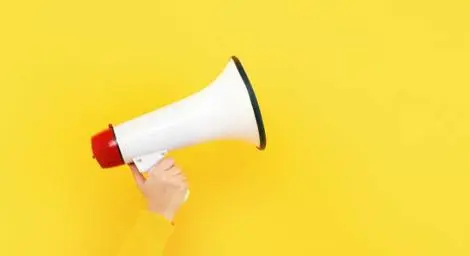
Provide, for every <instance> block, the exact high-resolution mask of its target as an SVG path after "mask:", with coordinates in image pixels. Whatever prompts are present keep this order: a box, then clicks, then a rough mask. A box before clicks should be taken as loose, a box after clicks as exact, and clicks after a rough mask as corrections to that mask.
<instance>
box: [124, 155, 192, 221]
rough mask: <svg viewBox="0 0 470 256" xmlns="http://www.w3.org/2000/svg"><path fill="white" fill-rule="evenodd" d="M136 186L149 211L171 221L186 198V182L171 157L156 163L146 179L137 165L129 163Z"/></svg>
mask: <svg viewBox="0 0 470 256" xmlns="http://www.w3.org/2000/svg"><path fill="white" fill-rule="evenodd" d="M130 168H131V171H132V174H133V176H134V180H135V182H136V185H137V187H138V188H139V190H140V191H141V192H142V193H143V195H144V196H145V198H146V199H147V203H148V208H149V210H150V211H152V212H155V213H157V214H160V215H162V216H163V217H165V218H166V219H167V220H168V221H170V222H172V221H173V217H174V216H175V214H176V212H177V211H178V209H179V208H180V207H181V205H182V204H183V203H184V201H185V200H186V193H187V189H188V186H187V182H186V177H185V176H184V175H183V173H182V171H181V169H180V168H179V167H178V166H176V165H175V162H174V160H173V159H171V158H166V159H163V160H162V161H160V162H159V163H158V164H156V165H155V166H154V167H153V168H152V169H151V170H150V171H149V175H148V178H147V179H146V178H145V177H144V175H143V174H142V173H140V172H139V170H138V169H137V167H136V166H135V165H133V164H131V165H130Z"/></svg>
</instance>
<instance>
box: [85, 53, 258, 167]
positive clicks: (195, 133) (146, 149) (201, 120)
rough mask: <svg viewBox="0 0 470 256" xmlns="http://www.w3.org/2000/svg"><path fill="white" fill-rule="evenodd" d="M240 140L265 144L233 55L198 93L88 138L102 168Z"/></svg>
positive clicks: (150, 163)
mask: <svg viewBox="0 0 470 256" xmlns="http://www.w3.org/2000/svg"><path fill="white" fill-rule="evenodd" d="M221 139H222V140H225V139H229V140H244V141H247V142H249V143H252V144H255V145H256V146H257V148H258V149H260V150H263V149H264V148H265V147H266V134H265V130H264V125H263V119H262V117H261V111H260V107H259V105H258V101H257V99H256V96H255V93H254V90H253V88H252V85H251V83H250V81H249V79H248V76H247V74H246V72H245V70H244V68H243V66H242V64H241V62H240V61H239V60H238V59H237V58H236V57H231V59H230V62H229V63H228V64H227V66H226V67H225V69H224V70H223V72H222V73H221V74H220V75H219V76H218V77H217V78H216V79H215V80H214V81H213V82H212V83H211V84H210V85H209V86H207V87H206V88H204V89H203V90H201V91H200V92H198V93H195V94H193V95H190V96H189V97H186V98H184V99H181V100H179V101H177V102H174V103H172V104H170V105H167V106H164V107H162V108H159V109H156V110H154V111H152V112H149V113H146V114H144V115H142V116H139V117H137V118H134V119H132V120H129V121H126V122H124V123H121V124H119V125H115V126H113V125H109V127H108V129H106V130H103V131H101V132H100V133H98V134H96V135H94V136H93V137H92V139H91V144H92V150H93V157H94V158H95V159H96V160H97V161H98V163H99V165H100V166H101V167H102V168H111V167H115V166H119V165H124V164H131V163H134V164H135V165H136V167H137V169H138V170H139V171H140V172H146V171H148V170H150V168H151V167H152V166H153V165H155V164H157V163H158V162H159V161H160V160H162V159H163V157H164V156H165V154H166V153H167V152H168V151H171V150H174V149H178V148H182V147H186V146H190V145H194V144H197V143H201V142H204V141H209V140H221Z"/></svg>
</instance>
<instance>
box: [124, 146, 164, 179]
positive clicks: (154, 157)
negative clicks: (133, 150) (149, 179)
mask: <svg viewBox="0 0 470 256" xmlns="http://www.w3.org/2000/svg"><path fill="white" fill-rule="evenodd" d="M167 152H168V151H167V150H163V151H159V152H155V153H151V154H148V155H144V156H138V157H134V158H133V159H132V161H133V162H134V164H135V166H136V167H137V169H138V170H139V172H141V173H143V172H148V171H150V169H151V168H152V167H153V166H154V165H156V164H157V163H158V162H160V161H161V160H162V159H163V158H164V157H165V155H166V153H167Z"/></svg>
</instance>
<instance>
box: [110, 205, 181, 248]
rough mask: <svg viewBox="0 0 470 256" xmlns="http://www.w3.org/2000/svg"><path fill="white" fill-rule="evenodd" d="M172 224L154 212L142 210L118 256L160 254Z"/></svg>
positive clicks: (171, 230) (171, 229)
mask: <svg viewBox="0 0 470 256" xmlns="http://www.w3.org/2000/svg"><path fill="white" fill-rule="evenodd" d="M173 228H174V226H173V224H172V223H170V222H169V221H168V220H166V219H165V218H163V216H160V215H158V214H156V213H153V212H150V211H147V210H142V211H141V212H140V213H139V216H138V218H137V222H136V223H135V225H134V227H133V228H132V230H131V233H130V234H129V235H128V236H127V237H126V238H127V239H126V240H125V241H124V244H123V245H122V247H121V248H120V251H119V252H118V254H117V255H118V256H136V255H139V256H161V255H163V250H164V248H165V244H166V242H167V240H168V238H169V237H170V235H171V234H172V232H173Z"/></svg>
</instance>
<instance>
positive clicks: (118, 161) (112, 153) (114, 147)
mask: <svg viewBox="0 0 470 256" xmlns="http://www.w3.org/2000/svg"><path fill="white" fill-rule="evenodd" d="M91 147H92V150H93V158H95V159H96V161H98V163H99V164H100V166H101V168H111V167H115V166H119V165H123V164H124V160H123V159H122V155H121V151H120V149H119V145H118V144H117V141H116V136H115V135H114V130H113V127H112V126H111V125H110V126H109V128H108V129H106V130H103V131H101V132H100V133H98V134H96V135H95V136H93V137H92V138H91Z"/></svg>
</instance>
